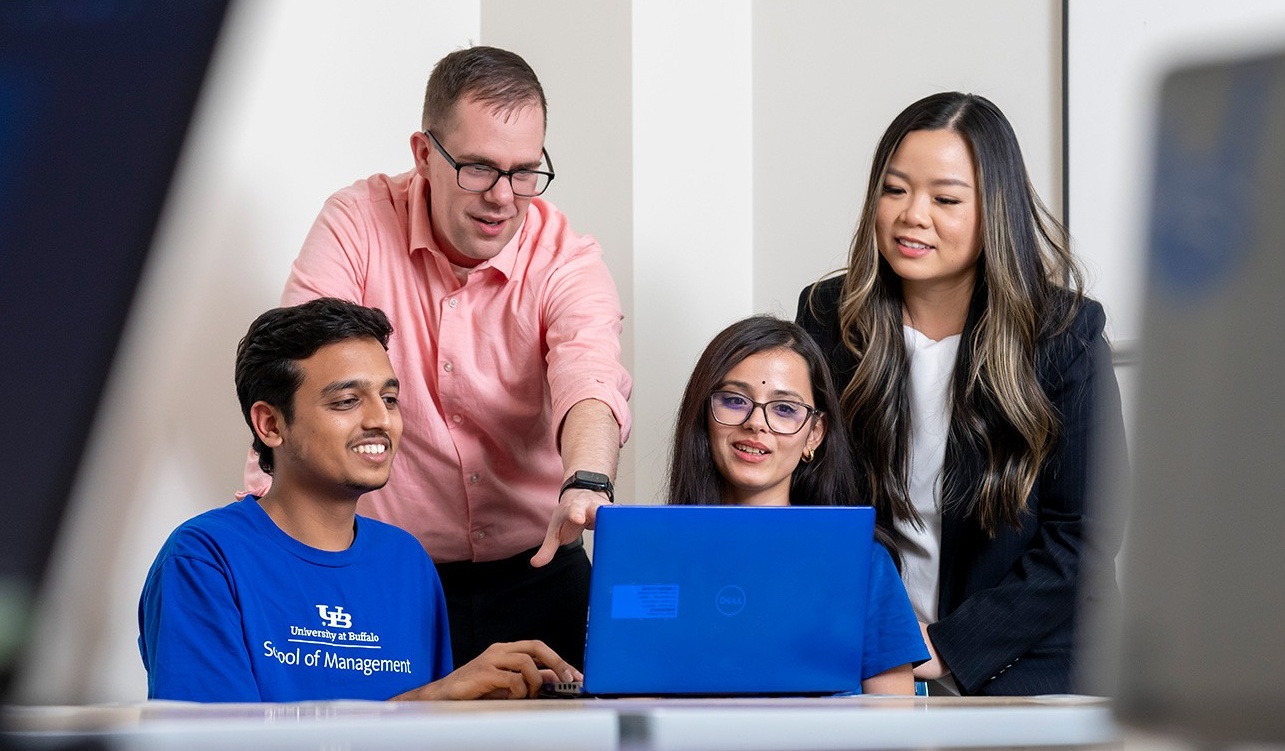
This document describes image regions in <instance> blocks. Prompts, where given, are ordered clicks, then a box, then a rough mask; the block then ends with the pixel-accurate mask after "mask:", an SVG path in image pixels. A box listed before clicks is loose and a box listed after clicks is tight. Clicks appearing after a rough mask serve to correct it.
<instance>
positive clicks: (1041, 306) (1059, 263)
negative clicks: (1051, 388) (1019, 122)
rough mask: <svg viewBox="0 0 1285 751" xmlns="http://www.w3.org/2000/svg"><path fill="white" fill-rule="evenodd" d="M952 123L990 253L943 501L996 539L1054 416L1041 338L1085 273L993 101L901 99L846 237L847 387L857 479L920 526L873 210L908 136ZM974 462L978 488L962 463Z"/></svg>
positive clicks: (1013, 515)
mask: <svg viewBox="0 0 1285 751" xmlns="http://www.w3.org/2000/svg"><path fill="white" fill-rule="evenodd" d="M920 130H950V131H953V132H955V133H957V134H959V135H960V136H961V137H962V138H963V139H964V141H965V142H966V143H967V144H968V147H969V149H970V151H971V153H972V157H973V163H974V164H975V166H976V171H977V174H976V181H977V183H976V184H977V186H978V195H979V202H980V212H981V225H982V231H981V244H982V251H981V255H980V257H979V259H978V262H977V264H978V269H977V282H976V286H975V288H974V290H973V296H972V301H971V304H970V309H969V312H968V318H967V323H966V324H965V327H964V332H963V337H962V340H961V342H960V345H959V354H958V356H957V360H956V363H955V369H954V375H953V377H952V381H951V385H950V397H949V399H950V405H951V411H950V440H949V441H948V442H947V446H948V449H947V455H946V462H945V472H944V478H943V503H944V504H946V505H947V506H951V505H962V506H963V507H964V508H965V510H966V511H967V512H968V513H970V514H972V515H973V516H975V517H976V519H977V521H978V523H979V524H980V525H981V527H982V528H983V529H984V530H985V531H986V532H987V533H988V534H990V535H992V536H993V535H994V534H995V533H996V532H997V531H998V530H999V529H1000V528H1001V526H1002V525H1011V526H1014V527H1016V526H1019V525H1020V524H1021V519H1022V516H1023V515H1024V514H1025V513H1027V505H1026V499H1027V497H1028V496H1029V495H1030V493H1031V490H1032V488H1033V487H1034V485H1035V480H1036V477H1037V476H1038V474H1039V470H1040V467H1041V465H1042V463H1043V462H1044V461H1045V460H1047V459H1048V457H1049V455H1050V453H1051V452H1052V449H1053V446H1054V443H1055V441H1056V440H1057V437H1058V432H1059V429H1060V421H1059V415H1058V414H1056V411H1055V410H1054V408H1053V405H1052V404H1051V403H1050V402H1049V399H1048V397H1047V396H1046V395H1045V393H1044V390H1043V389H1042V388H1041V386H1040V383H1039V382H1038V379H1037V376H1036V362H1035V358H1036V346H1037V344H1038V342H1039V341H1040V340H1041V339H1043V338H1045V337H1048V336H1050V335H1052V334H1054V333H1056V332H1058V331H1061V330H1063V329H1065V328H1066V327H1067V326H1068V325H1069V324H1070V322H1071V321H1072V319H1073V318H1074V315H1075V312H1076V309H1077V308H1078V306H1079V304H1080V301H1081V299H1082V292H1081V287H1082V286H1083V281H1082V277H1081V273H1080V271H1079V268H1078V267H1077V265H1076V263H1075V261H1074V259H1073V258H1072V257H1071V253H1070V242H1069V238H1068V236H1067V233H1066V230H1065V228H1064V227H1063V226H1062V225H1061V224H1060V223H1059V222H1058V221H1057V220H1056V219H1054V218H1053V216H1052V215H1051V214H1050V213H1049V211H1048V209H1047V208H1046V207H1045V206H1044V204H1043V203H1042V202H1041V201H1040V199H1039V196H1038V195H1036V193H1035V190H1034V188H1033V187H1032V186H1031V181H1030V178H1029V177H1028V175H1027V172H1026V166H1025V163H1024V162H1023V159H1022V152H1021V148H1020V147H1019V146H1018V143H1017V136H1016V135H1015V134H1014V132H1013V128H1012V126H1011V125H1010V124H1009V122H1008V119H1007V118H1005V117H1004V114H1003V113H1002V112H1001V111H1000V110H999V108H998V107H996V106H995V105H994V104H993V103H992V102H990V101H989V100H988V99H986V98H984V97H981V96H977V95H974V94H961V93H958V92H950V93H942V94H934V95H932V96H929V97H926V98H924V99H921V100H919V101H917V102H915V103H914V104H912V105H910V106H909V107H907V108H906V109H905V110H904V111H903V112H902V113H901V114H900V115H898V116H897V117H896V119H894V120H893V122H892V124H891V125H889V126H888V129H887V131H886V132H885V133H884V135H883V138H882V139H881V140H880V141H879V146H878V148H877V150H876V151H875V157H874V161H873V163H872V165H871V169H870V182H869V184H868V185H867V192H866V202H865V207H864V208H863V210H862V213H861V221H860V224H859V225H858V227H857V232H856V234H855V236H854V237H853V240H852V246H851V249H850V252H849V257H848V268H847V274H846V276H845V278H844V281H843V288H842V294H841V297H840V304H839V324H840V329H841V331H842V332H843V343H844V346H846V347H847V348H848V349H849V350H850V351H851V352H852V353H853V355H854V356H855V357H856V359H857V361H858V365H857V368H856V371H855V373H854V374H853V377H852V380H851V381H849V382H848V383H847V384H845V385H844V386H843V393H842V397H841V404H842V410H843V415H844V418H845V420H846V421H847V423H848V425H849V428H850V430H851V432H852V440H853V442H854V444H855V447H856V451H855V452H854V453H855V454H856V457H855V460H856V464H857V472H858V477H859V480H860V481H861V482H862V483H863V485H864V489H865V491H866V492H868V493H869V494H870V497H871V498H874V499H876V502H877V503H878V504H879V505H881V506H883V507H884V509H883V510H884V511H885V512H886V513H887V514H889V515H890V517H891V518H896V519H902V520H910V521H912V522H914V523H922V520H921V519H920V517H919V514H918V513H917V512H916V511H915V509H914V506H913V505H912V504H911V501H910V497H909V493H908V490H907V488H908V479H909V477H908V475H909V459H910V434H911V430H912V426H911V424H910V399H909V394H908V391H907V386H906V384H907V380H908V374H909V358H908V356H907V354H906V344H905V337H904V335H903V333H902V321H903V317H902V316H903V313H902V308H903V298H902V288H901V280H900V278H899V277H898V276H897V275H896V274H895V273H894V272H893V271H892V269H891V267H890V266H889V265H888V264H887V262H886V261H884V260H883V257H882V256H881V255H880V253H879V249H878V247H877V244H876V232H875V213H876V209H877V207H878V203H879V196H880V194H881V192H882V187H883V183H884V179H885V174H886V172H887V169H888V163H889V161H890V160H891V159H892V157H893V155H894V154H895V153H896V151H897V148H898V147H899V146H900V145H901V142H902V140H903V139H904V138H905V137H906V135H907V134H908V133H911V132H914V131H920ZM966 463H975V464H978V465H979V466H980V468H981V474H980V477H981V482H980V485H979V486H978V487H960V485H961V482H960V481H959V479H958V477H957V472H956V471H954V470H955V469H956V468H958V467H960V466H961V465H963V464H966Z"/></svg>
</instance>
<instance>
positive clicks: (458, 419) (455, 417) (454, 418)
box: [451, 415, 464, 425]
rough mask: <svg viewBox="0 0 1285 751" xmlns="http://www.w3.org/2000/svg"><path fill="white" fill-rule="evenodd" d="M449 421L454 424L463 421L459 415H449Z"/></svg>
mask: <svg viewBox="0 0 1285 751" xmlns="http://www.w3.org/2000/svg"><path fill="white" fill-rule="evenodd" d="M451 422H453V423H455V424H456V425H459V424H460V423H462V422H464V418H463V417H460V416H459V415H451Z"/></svg>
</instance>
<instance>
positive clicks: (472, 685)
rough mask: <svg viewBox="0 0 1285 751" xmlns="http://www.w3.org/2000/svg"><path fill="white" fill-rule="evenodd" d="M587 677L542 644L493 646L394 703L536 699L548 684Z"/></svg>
mask: <svg viewBox="0 0 1285 751" xmlns="http://www.w3.org/2000/svg"><path fill="white" fill-rule="evenodd" d="M582 680H584V675H582V674H581V673H580V671H579V670H576V669H575V668H574V667H572V666H571V665H570V663H568V662H567V661H566V660H564V659H562V658H561V657H559V656H558V655H557V653H556V652H554V651H553V650H552V649H549V647H548V646H547V645H546V644H545V643H544V642H542V641H518V642H509V643H504V644H492V645H491V646H489V647H487V648H486V651H485V652H483V653H482V654H480V655H478V656H477V657H475V658H474V659H473V660H471V661H469V662H468V663H467V664H465V665H464V666H462V667H461V668H459V669H458V670H456V671H455V672H453V673H451V674H450V675H448V676H446V677H445V678H442V679H441V680H437V681H433V682H432V683H430V684H428V685H426V686H421V687H420V688H417V689H415V690H414V691H407V692H406V693H404V694H401V695H400V696H394V697H393V698H392V701H432V700H439V699H533V698H535V695H536V694H537V693H538V692H539V691H540V687H541V686H542V685H544V684H545V683H546V682H556V681H582Z"/></svg>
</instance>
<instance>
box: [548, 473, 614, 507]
mask: <svg viewBox="0 0 1285 751" xmlns="http://www.w3.org/2000/svg"><path fill="white" fill-rule="evenodd" d="M572 488H584V489H585V490H596V491H598V492H599V493H606V494H607V502H608V503H615V501H616V496H615V492H614V489H613V488H612V487H611V478H610V477H607V476H606V475H604V474H603V473H601V472H586V471H584V470H582V469H581V470H576V473H575V474H573V475H571V476H570V477H568V478H567V481H566V482H564V483H562V490H560V491H558V497H559V498H561V497H562V494H563V493H565V492H567V491H568V490H570V489H572Z"/></svg>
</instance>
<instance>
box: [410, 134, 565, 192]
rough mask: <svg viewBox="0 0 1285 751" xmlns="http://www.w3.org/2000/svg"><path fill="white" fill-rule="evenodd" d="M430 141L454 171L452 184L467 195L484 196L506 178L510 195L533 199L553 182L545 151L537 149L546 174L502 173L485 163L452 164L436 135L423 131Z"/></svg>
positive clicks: (524, 171)
mask: <svg viewBox="0 0 1285 751" xmlns="http://www.w3.org/2000/svg"><path fill="white" fill-rule="evenodd" d="M424 135H426V136H428V138H429V140H431V141H432V142H433V146H434V147H435V148H436V149H437V151H438V153H439V154H441V155H442V156H443V157H444V158H445V159H446V163H447V164H449V165H451V167H453V168H454V169H455V183H456V184H457V185H459V186H460V187H461V188H463V189H464V190H467V191H469V192H470V193H485V192H486V191H488V190H490V189H491V188H493V187H495V184H496V183H498V182H499V181H500V178H501V177H507V178H509V185H510V186H512V188H513V195H515V196H522V197H523V198H534V197H535V196H538V195H540V194H541V193H543V192H544V191H545V189H546V188H548V187H549V183H551V182H553V160H552V159H550V158H549V152H548V151H546V150H545V149H540V154H541V155H542V156H543V157H544V163H545V164H547V165H549V171H548V172H545V171H543V170H538V169H514V170H503V169H498V168H496V167H492V166H491V165H489V164H477V163H473V162H469V163H465V164H460V163H459V162H457V161H455V157H453V156H451V155H450V154H449V153H447V151H446V148H445V147H443V146H442V142H441V141H439V140H437V136H435V135H433V133H432V131H427V130H426V131H424Z"/></svg>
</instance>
